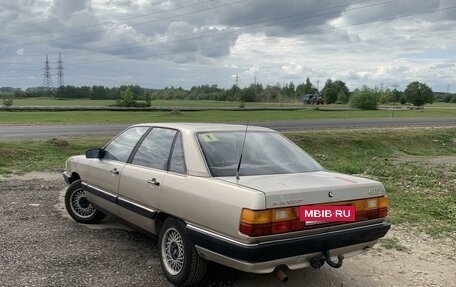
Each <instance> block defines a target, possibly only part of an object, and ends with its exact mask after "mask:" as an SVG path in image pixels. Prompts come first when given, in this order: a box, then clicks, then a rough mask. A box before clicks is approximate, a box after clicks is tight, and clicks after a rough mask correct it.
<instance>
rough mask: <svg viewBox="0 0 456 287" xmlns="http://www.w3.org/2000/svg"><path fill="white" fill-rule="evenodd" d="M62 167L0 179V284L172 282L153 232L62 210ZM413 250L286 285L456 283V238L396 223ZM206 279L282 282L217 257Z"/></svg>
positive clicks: (375, 254)
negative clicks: (85, 221)
mask: <svg viewBox="0 0 456 287" xmlns="http://www.w3.org/2000/svg"><path fill="white" fill-rule="evenodd" d="M65 187H66V186H65V184H64V182H63V180H62V179H61V177H60V175H56V174H39V173H35V174H32V175H29V176H25V177H15V178H12V179H7V180H3V181H1V182H0V199H1V200H0V251H1V252H0V282H1V283H0V285H1V286H157V287H160V286H171V285H170V284H168V282H167V281H166V279H165V277H164V275H163V274H162V272H161V269H160V265H159V259H158V251H157V245H156V240H155V238H151V237H148V236H145V235H143V234H141V233H138V232H136V231H133V230H131V229H129V228H128V227H126V226H124V225H122V224H121V223H119V222H117V221H115V220H112V219H107V220H105V221H104V222H103V223H102V224H97V225H91V226H88V225H82V224H78V223H76V222H75V221H73V220H71V219H70V218H69V217H68V216H67V215H66V214H65V212H64V209H63V204H62V201H63V200H62V195H63V190H64V188H65ZM388 236H393V237H395V238H398V239H399V240H400V243H401V244H402V245H404V246H406V247H407V248H409V251H407V252H400V251H395V250H384V249H382V248H380V247H377V248H374V250H373V251H372V252H369V253H367V254H366V255H361V256H358V257H355V258H356V259H355V258H352V259H347V260H346V261H345V262H344V266H343V267H342V268H341V269H337V270H335V269H332V268H329V267H327V266H325V267H324V268H322V269H321V270H312V269H304V270H299V271H293V272H290V273H289V274H288V275H289V277H290V281H289V282H288V283H285V285H284V286H289V287H291V286H359V287H361V286H414V287H416V286H454V285H452V284H454V282H456V275H455V271H454V270H456V261H455V259H454V258H455V257H456V247H455V240H454V238H449V239H447V240H445V241H443V242H440V241H439V242H437V241H435V240H433V239H432V238H428V237H423V236H414V235H411V234H410V233H408V232H407V231H401V230H393V231H392V232H390V233H389V235H388ZM209 268H210V269H209V272H208V276H207V277H206V278H205V279H204V281H203V282H202V284H201V286H281V285H282V284H281V283H279V281H278V280H277V279H275V277H274V276H273V275H271V274H268V275H255V274H247V273H242V272H238V271H235V270H232V269H229V268H225V267H222V266H219V265H215V264H212V265H210V267H209Z"/></svg>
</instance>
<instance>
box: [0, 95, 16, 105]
mask: <svg viewBox="0 0 456 287" xmlns="http://www.w3.org/2000/svg"><path fill="white" fill-rule="evenodd" d="M2 102H3V105H5V106H6V107H10V106H12V105H13V102H14V97H13V96H12V95H7V96H3V101H2Z"/></svg>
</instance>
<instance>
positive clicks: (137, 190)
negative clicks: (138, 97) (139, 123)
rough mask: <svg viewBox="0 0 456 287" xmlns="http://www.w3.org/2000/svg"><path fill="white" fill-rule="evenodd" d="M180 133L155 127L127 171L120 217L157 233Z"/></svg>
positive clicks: (123, 177)
mask: <svg viewBox="0 0 456 287" xmlns="http://www.w3.org/2000/svg"><path fill="white" fill-rule="evenodd" d="M177 134H178V132H177V131H176V130H173V129H167V128H159V127H154V128H153V129H152V130H151V131H150V132H149V134H147V135H146V136H145V137H144V140H143V141H142V142H141V144H140V145H139V147H138V148H137V150H136V152H135V154H134V155H133V157H132V158H131V159H130V162H129V164H127V165H126V166H125V167H124V168H123V170H122V175H121V177H120V182H119V197H118V199H117V203H118V204H119V206H121V208H119V215H120V216H121V217H122V218H124V219H125V220H127V221H129V222H131V223H133V224H134V225H136V226H138V227H140V228H142V229H145V230H148V231H151V232H154V230H155V228H154V224H153V223H154V218H155V215H156V211H157V208H158V206H159V200H160V189H161V188H162V183H163V179H164V177H165V175H166V173H167V170H168V168H169V158H170V152H171V149H172V146H173V143H174V142H175V139H176V135H177Z"/></svg>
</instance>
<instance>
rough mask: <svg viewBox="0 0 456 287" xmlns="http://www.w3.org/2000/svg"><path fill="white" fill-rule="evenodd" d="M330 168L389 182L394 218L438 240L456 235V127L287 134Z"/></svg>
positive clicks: (391, 209) (390, 215)
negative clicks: (455, 170)
mask: <svg viewBox="0 0 456 287" xmlns="http://www.w3.org/2000/svg"><path fill="white" fill-rule="evenodd" d="M286 135H287V136H288V137H289V138H290V139H292V140H293V141H294V142H295V143H297V144H298V145H300V146H301V147H302V148H303V149H305V150H306V151H307V152H309V153H310V154H311V155H312V156H313V157H314V158H315V159H316V160H317V161H318V162H320V163H321V164H322V165H323V166H324V167H325V168H326V169H328V170H334V171H338V172H342V173H349V174H356V175H359V176H363V177H368V178H372V179H375V180H379V181H381V182H383V184H384V185H385V187H386V190H387V192H388V196H389V198H390V213H389V220H390V222H391V223H393V224H402V223H407V225H408V226H413V227H414V228H417V229H418V230H422V231H424V232H426V233H428V234H430V235H432V236H436V237H438V236H446V235H448V234H453V235H454V234H456V224H455V222H456V173H455V172H454V167H455V160H456V129H455V128H445V129H389V130H388V129H387V130H369V131H360V130H357V131H324V132H302V133H288V134H286Z"/></svg>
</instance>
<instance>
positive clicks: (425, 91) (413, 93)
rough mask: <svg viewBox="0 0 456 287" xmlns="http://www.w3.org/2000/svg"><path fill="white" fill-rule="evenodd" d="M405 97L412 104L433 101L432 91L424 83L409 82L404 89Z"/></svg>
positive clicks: (416, 104) (420, 104) (418, 104)
mask: <svg viewBox="0 0 456 287" xmlns="http://www.w3.org/2000/svg"><path fill="white" fill-rule="evenodd" d="M404 95H405V99H406V100H407V102H409V103H412V104H413V105H414V106H422V105H424V104H426V103H430V104H432V103H433V102H434V98H435V95H434V92H433V91H432V89H431V88H429V87H428V86H427V85H426V84H424V83H420V82H416V81H415V82H411V83H410V84H408V85H407V87H406V88H405V90H404Z"/></svg>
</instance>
